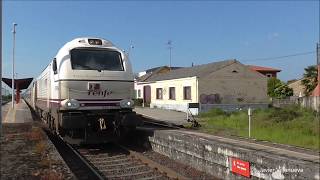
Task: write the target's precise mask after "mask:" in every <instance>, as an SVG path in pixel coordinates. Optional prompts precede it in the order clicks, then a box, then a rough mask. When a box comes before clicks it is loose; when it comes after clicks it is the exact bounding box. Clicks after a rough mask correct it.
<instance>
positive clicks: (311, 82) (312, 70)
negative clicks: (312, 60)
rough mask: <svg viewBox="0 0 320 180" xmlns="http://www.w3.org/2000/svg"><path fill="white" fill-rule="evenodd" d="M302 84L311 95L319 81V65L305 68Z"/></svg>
mask: <svg viewBox="0 0 320 180" xmlns="http://www.w3.org/2000/svg"><path fill="white" fill-rule="evenodd" d="M304 71H305V72H304V74H303V80H302V84H303V85H304V87H305V92H304V93H305V94H306V95H307V96H309V95H310V94H311V93H312V91H313V90H314V88H315V87H316V86H317V83H318V77H317V75H318V73H317V66H308V67H307V68H304Z"/></svg>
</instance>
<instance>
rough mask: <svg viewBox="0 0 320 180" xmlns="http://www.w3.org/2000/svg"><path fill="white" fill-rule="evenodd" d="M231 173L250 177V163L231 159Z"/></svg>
mask: <svg viewBox="0 0 320 180" xmlns="http://www.w3.org/2000/svg"><path fill="white" fill-rule="evenodd" d="M230 160H231V172H233V173H236V174H240V175H242V176H245V177H250V163H249V162H247V161H242V160H240V159H236V158H230Z"/></svg>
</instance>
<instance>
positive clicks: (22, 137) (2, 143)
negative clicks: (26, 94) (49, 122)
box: [0, 101, 74, 180]
mask: <svg viewBox="0 0 320 180" xmlns="http://www.w3.org/2000/svg"><path fill="white" fill-rule="evenodd" d="M11 106H12V104H11V102H10V103H7V104H5V105H3V106H2V120H3V121H2V132H1V135H0V179H1V180H2V179H74V178H73V174H72V173H71V171H70V170H69V168H68V166H67V165H66V164H65V162H64V161H63V159H62V157H61V156H60V154H59V153H58V151H57V150H56V148H55V146H54V145H53V144H52V143H51V141H50V140H49V139H48V138H47V136H46V134H45V133H44V131H43V129H42V124H41V122H40V121H34V119H33V117H32V114H31V111H30V109H29V107H28V106H27V104H26V103H25V102H24V101H20V103H19V104H16V105H15V107H14V109H12V107H11Z"/></svg>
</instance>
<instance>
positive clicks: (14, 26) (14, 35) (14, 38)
mask: <svg viewBox="0 0 320 180" xmlns="http://www.w3.org/2000/svg"><path fill="white" fill-rule="evenodd" d="M17 25H18V24H16V23H13V30H12V33H13V50H12V81H11V82H12V84H11V88H12V92H11V93H12V96H11V97H12V98H11V101H12V109H13V108H14V50H15V46H16V26H17Z"/></svg>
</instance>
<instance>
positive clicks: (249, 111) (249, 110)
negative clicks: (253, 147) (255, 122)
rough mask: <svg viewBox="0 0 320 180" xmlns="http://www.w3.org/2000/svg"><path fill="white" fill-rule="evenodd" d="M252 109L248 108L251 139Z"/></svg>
mask: <svg viewBox="0 0 320 180" xmlns="http://www.w3.org/2000/svg"><path fill="white" fill-rule="evenodd" d="M251 114H252V112H251V108H250V107H249V108H248V116H249V138H251Z"/></svg>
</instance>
